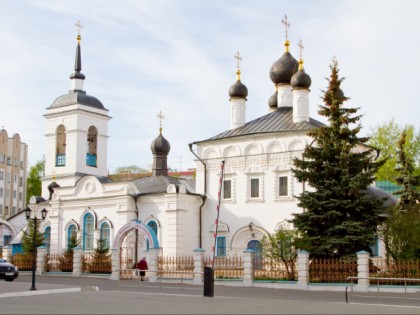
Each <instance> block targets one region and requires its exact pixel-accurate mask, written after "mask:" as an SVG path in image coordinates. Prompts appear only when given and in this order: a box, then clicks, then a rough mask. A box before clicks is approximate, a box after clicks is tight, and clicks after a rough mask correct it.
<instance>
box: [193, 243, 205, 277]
mask: <svg viewBox="0 0 420 315" xmlns="http://www.w3.org/2000/svg"><path fill="white" fill-rule="evenodd" d="M205 252H206V251H205V250H204V249H202V248H197V249H194V281H193V283H195V284H202V283H203V278H204V275H203V272H204V263H203V259H204V253H205Z"/></svg>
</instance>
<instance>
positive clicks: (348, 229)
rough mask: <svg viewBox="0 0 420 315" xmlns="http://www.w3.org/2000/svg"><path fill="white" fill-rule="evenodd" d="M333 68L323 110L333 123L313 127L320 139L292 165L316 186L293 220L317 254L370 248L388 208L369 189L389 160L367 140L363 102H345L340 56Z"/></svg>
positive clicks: (302, 198) (305, 195) (307, 193)
mask: <svg viewBox="0 0 420 315" xmlns="http://www.w3.org/2000/svg"><path fill="white" fill-rule="evenodd" d="M330 68H331V75H330V77H329V78H328V79H327V80H328V82H329V86H328V90H327V91H324V97H323V101H324V104H325V105H323V106H322V105H321V106H320V109H319V111H318V113H319V114H320V115H322V116H324V117H326V118H328V125H326V126H323V127H320V128H317V129H314V130H312V131H310V132H309V136H311V137H312V138H313V139H314V141H313V143H312V144H311V145H307V146H306V147H305V150H304V152H303V154H302V159H299V158H295V159H294V161H293V163H294V168H293V170H292V171H293V173H294V176H295V177H296V178H297V180H298V181H299V182H306V183H307V184H309V186H310V188H309V190H307V191H304V192H303V193H302V194H301V195H300V196H297V198H298V200H299V203H298V205H299V206H300V207H302V208H303V209H304V211H303V213H299V214H294V218H293V219H292V220H291V222H293V224H294V226H295V227H296V228H297V230H298V231H299V232H301V234H302V235H303V237H304V239H305V242H303V244H305V249H306V250H308V251H309V252H310V253H311V255H312V257H343V256H347V255H354V254H355V253H356V252H357V251H361V250H365V251H370V245H371V244H372V243H373V241H374V238H375V235H376V232H377V228H378V226H379V225H380V224H381V222H383V216H382V214H383V212H384V209H383V208H382V204H383V200H382V199H377V198H373V197H370V196H369V195H368V194H367V187H368V186H369V185H370V184H371V183H372V182H373V181H374V174H375V173H376V171H377V169H378V168H379V167H380V166H381V165H382V163H383V162H375V161H374V157H375V156H376V154H374V149H373V148H371V147H368V146H366V145H364V143H366V142H367V141H368V138H366V137H359V136H358V133H359V132H360V130H361V125H360V123H359V120H360V118H361V116H357V115H355V114H356V113H357V111H358V108H345V107H343V102H345V101H346V100H348V98H347V97H345V96H344V94H343V92H342V90H341V89H340V84H341V82H342V81H343V78H339V75H338V74H339V69H338V65H337V61H336V60H333V63H332V65H330ZM356 124H357V125H356ZM351 125H355V127H353V128H352V127H351Z"/></svg>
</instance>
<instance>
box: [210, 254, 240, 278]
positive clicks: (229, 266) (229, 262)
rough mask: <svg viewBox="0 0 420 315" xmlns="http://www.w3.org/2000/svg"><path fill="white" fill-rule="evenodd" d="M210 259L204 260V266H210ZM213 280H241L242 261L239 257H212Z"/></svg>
mask: <svg viewBox="0 0 420 315" xmlns="http://www.w3.org/2000/svg"><path fill="white" fill-rule="evenodd" d="M211 261H212V259H211V257H205V258H204V261H203V263H204V265H205V266H211ZM213 269H214V278H215V279H243V277H244V261H243V259H242V257H239V256H233V257H229V256H218V257H214V266H213Z"/></svg>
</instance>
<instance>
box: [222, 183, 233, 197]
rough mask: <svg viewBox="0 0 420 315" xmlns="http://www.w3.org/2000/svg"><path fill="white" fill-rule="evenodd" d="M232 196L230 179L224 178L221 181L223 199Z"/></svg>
mask: <svg viewBox="0 0 420 315" xmlns="http://www.w3.org/2000/svg"><path fill="white" fill-rule="evenodd" d="M231 198H232V181H231V180H224V181H223V199H231Z"/></svg>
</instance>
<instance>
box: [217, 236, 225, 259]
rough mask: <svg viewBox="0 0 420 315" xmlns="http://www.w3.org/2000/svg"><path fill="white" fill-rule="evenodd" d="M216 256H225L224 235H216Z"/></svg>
mask: <svg viewBox="0 0 420 315" xmlns="http://www.w3.org/2000/svg"><path fill="white" fill-rule="evenodd" d="M216 249H217V251H216V256H226V237H225V236H218V237H217V239H216Z"/></svg>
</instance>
